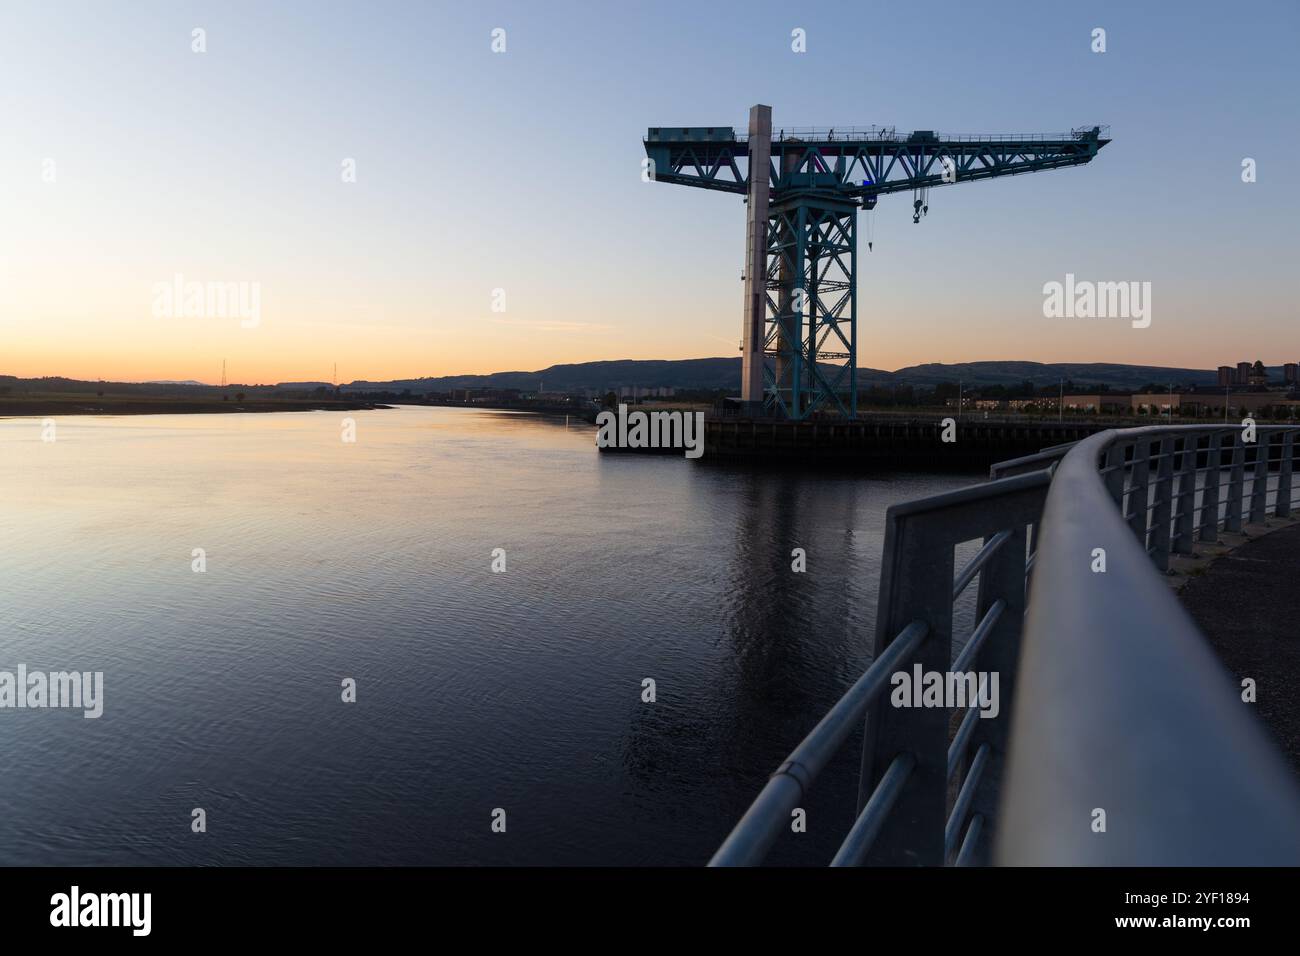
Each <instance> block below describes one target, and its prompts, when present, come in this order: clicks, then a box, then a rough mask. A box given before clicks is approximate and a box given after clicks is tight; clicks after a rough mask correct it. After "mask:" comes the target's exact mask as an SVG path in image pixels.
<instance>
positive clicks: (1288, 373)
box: [1282, 362, 1300, 385]
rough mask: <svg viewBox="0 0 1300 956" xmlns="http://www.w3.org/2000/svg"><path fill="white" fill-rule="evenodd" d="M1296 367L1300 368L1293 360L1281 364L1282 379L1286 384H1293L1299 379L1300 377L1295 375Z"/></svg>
mask: <svg viewBox="0 0 1300 956" xmlns="http://www.w3.org/2000/svg"><path fill="white" fill-rule="evenodd" d="M1297 369H1300V366H1297V365H1296V363H1295V362H1287V363H1286V364H1285V365H1283V366H1282V381H1284V382H1286V383H1287V384H1288V385H1295V384H1296V382H1297V381H1300V378H1298V377H1297Z"/></svg>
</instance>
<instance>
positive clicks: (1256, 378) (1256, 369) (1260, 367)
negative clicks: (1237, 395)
mask: <svg viewBox="0 0 1300 956" xmlns="http://www.w3.org/2000/svg"><path fill="white" fill-rule="evenodd" d="M1246 384H1247V385H1255V386H1259V385H1267V384H1268V372H1266V371H1265V370H1264V363H1263V362H1260V361H1258V360H1257V361H1256V362H1255V364H1254V365H1253V366H1251V369H1250V374H1249V375H1248V376H1247V377H1246Z"/></svg>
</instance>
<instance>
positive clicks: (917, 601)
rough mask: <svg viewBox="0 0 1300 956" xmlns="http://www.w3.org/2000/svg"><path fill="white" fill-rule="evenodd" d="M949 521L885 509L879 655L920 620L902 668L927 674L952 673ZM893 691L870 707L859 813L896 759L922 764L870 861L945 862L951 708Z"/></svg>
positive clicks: (910, 779) (906, 786) (877, 639)
mask: <svg viewBox="0 0 1300 956" xmlns="http://www.w3.org/2000/svg"><path fill="white" fill-rule="evenodd" d="M943 521H944V517H943V515H934V516H930V515H924V516H917V517H907V516H901V517H900V516H896V515H893V514H887V516H886V519H885V545H884V558H885V560H884V562H883V563H882V567H881V571H880V596H879V599H878V603H877V610H876V637H875V648H874V649H875V655H874V656H875V657H879V656H880V655H881V654H882V653H883V652H884V650H885V648H887V647H888V646H889V645H890V643H892V642H893V640H894V639H895V637H896V636H897V635H898V634H899V633H901V632H902V630H903V629H904V628H905V627H906V626H907V625H908V624H910V623H911V622H912V621H914V620H921V621H924V622H925V623H926V624H927V625H928V626H929V629H930V632H929V635H928V636H927V637H926V639H925V640H924V641H923V642H922V643H921V646H920V648H919V649H918V650H917V652H916V655H915V656H914V657H913V658H912V659H911V660H910V661H907V662H906V663H905V664H904V665H902V667H900V669H902V668H908V669H910V668H911V667H912V666H914V665H915V664H920V665H921V670H922V673H928V672H931V671H937V672H939V673H946V672H947V670H948V666H949V664H950V662H951V655H952V582H953V571H954V569H953V547H952V541H951V539H950V538H949V537H948V536H947V534H945V532H944V528H943ZM1022 545H1023V542H1022ZM1021 587H1023V584H1022V585H1021ZM873 659H874V658H873ZM890 696H891V695H890V694H889V693H888V692H885V693H883V694H881V695H880V698H879V699H878V700H877V701H876V703H875V704H873V705H872V707H871V708H870V709H869V710H868V711H867V718H866V733H865V736H864V738H863V744H862V770H861V775H860V777H859V779H858V805H857V812H858V813H861V812H862V808H863V807H864V806H865V805H866V802H867V800H868V798H869V797H870V796H871V793H872V791H874V790H875V788H876V784H877V783H878V782H879V780H880V778H881V777H882V776H883V775H884V773H885V771H886V770H888V769H889V765H890V764H891V763H892V762H893V760H894V758H895V757H896V756H898V755H899V754H900V753H910V754H912V756H913V757H915V759H916V766H915V767H914V768H913V769H912V772H911V773H910V774H909V775H908V778H907V782H906V783H905V784H904V785H903V790H902V793H901V794H900V795H899V798H898V802H897V803H896V804H895V805H894V809H893V810H892V812H891V814H890V816H891V825H890V826H888V827H886V828H885V829H884V831H883V832H882V833H881V834H880V835H879V836H878V837H877V838H876V840H875V842H874V844H873V845H872V848H871V852H870V853H869V854H868V855H867V858H866V863H867V865H869V866H943V864H944V843H943V837H944V825H945V824H946V823H947V812H946V811H947V794H948V720H949V711H948V708H946V707H919V708H897V707H894V706H893V704H892V703H891V701H890Z"/></svg>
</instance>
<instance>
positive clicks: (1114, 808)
mask: <svg viewBox="0 0 1300 956" xmlns="http://www.w3.org/2000/svg"><path fill="white" fill-rule="evenodd" d="M1279 430H1280V429H1266V428H1264V427H1262V426H1261V427H1260V429H1259V432H1260V438H1261V439H1262V442H1261V443H1260V444H1259V445H1258V446H1257V447H1258V448H1259V449H1264V448H1267V444H1265V443H1266V442H1267V441H1268V440H1269V437H1268V436H1271V435H1272V434H1275V433H1276V432H1277V431H1279ZM1206 431H1207V430H1206V429H1204V428H1198V427H1197V426H1169V427H1163V428H1161V427H1152V428H1139V429H1133V430H1129V431H1110V432H1100V433H1098V434H1095V435H1092V436H1090V437H1089V438H1086V439H1084V440H1083V441H1081V442H1080V443H1079V444H1078V445H1077V446H1076V447H1075V448H1074V449H1072V450H1071V452H1070V454H1068V455H1067V456H1066V457H1065V458H1064V459H1062V461H1061V462H1060V464H1059V466H1058V468H1057V471H1056V474H1055V476H1054V478H1053V482H1052V487H1051V490H1050V491H1049V493H1048V496H1047V503H1046V506H1045V509H1044V513H1043V520H1042V533H1041V535H1040V538H1039V546H1038V554H1039V560H1038V563H1037V566H1036V568H1035V572H1034V578H1033V584H1032V587H1031V591H1030V601H1029V608H1028V612H1027V614H1026V618H1025V627H1024V635H1023V638H1022V640H1023V646H1022V655H1021V659H1020V665H1019V669H1018V674H1017V694H1016V699H1015V703H1014V713H1013V717H1012V726H1011V749H1010V757H1009V763H1008V771H1007V775H1006V779H1005V780H1004V783H1003V795H1004V802H1003V805H1002V810H1001V819H1002V825H1001V826H1000V827H999V830H998V841H997V854H996V860H997V862H1000V863H1006V864H1015V865H1022V864H1027V865H1060V864H1075V865H1077V864H1103V865H1202V866H1204V865H1230V864H1245V865H1259V864H1266V863H1276V864H1295V863H1297V862H1300V809H1298V808H1300V793H1297V790H1296V785H1295V782H1294V779H1293V778H1292V777H1291V775H1290V774H1289V772H1288V771H1287V769H1286V767H1285V765H1284V764H1283V762H1282V760H1281V759H1280V757H1279V755H1278V753H1277V750H1276V748H1275V747H1274V746H1273V745H1272V743H1271V742H1270V741H1269V740H1268V739H1267V737H1266V735H1265V733H1264V731H1263V730H1262V728H1261V727H1260V725H1259V723H1258V722H1257V721H1256V720H1255V718H1254V717H1253V716H1252V715H1251V714H1250V713H1249V711H1248V708H1247V706H1246V705H1244V704H1243V703H1242V701H1241V699H1240V697H1239V695H1238V693H1237V692H1236V690H1234V687H1233V684H1232V682H1231V680H1230V679H1229V677H1228V675H1227V672H1226V671H1225V669H1224V667H1223V665H1222V664H1221V663H1220V662H1219V661H1218V659H1217V658H1216V657H1215V655H1214V654H1213V652H1212V651H1211V650H1210V648H1209V646H1208V645H1207V643H1206V642H1205V641H1204V639H1203V638H1202V637H1201V635H1200V634H1199V632H1198V631H1197V629H1196V626H1195V624H1194V623H1193V622H1192V621H1191V619H1190V618H1189V617H1188V615H1187V613H1186V611H1184V610H1183V608H1182V606H1181V605H1180V604H1179V603H1178V601H1177V599H1176V598H1175V597H1174V595H1173V593H1172V591H1171V590H1170V588H1169V587H1168V586H1167V585H1166V584H1165V583H1164V582H1163V581H1162V580H1161V579H1160V575H1159V574H1158V573H1157V571H1156V569H1155V567H1154V566H1153V564H1152V563H1151V561H1150V560H1149V559H1148V558H1147V556H1146V554H1145V552H1144V548H1143V547H1141V546H1135V541H1134V533H1133V532H1134V530H1135V529H1134V528H1132V527H1126V526H1125V523H1124V520H1123V518H1122V516H1121V513H1120V512H1119V511H1118V510H1116V508H1115V507H1114V497H1113V485H1112V486H1111V488H1110V490H1108V486H1107V483H1106V482H1105V481H1104V480H1103V478H1102V477H1101V476H1100V475H1099V474H1098V463H1099V462H1100V461H1102V460H1106V461H1111V460H1112V459H1113V455H1112V452H1113V450H1114V449H1115V448H1116V447H1117V446H1118V445H1119V444H1120V443H1124V444H1129V443H1132V444H1133V447H1134V448H1135V449H1137V450H1138V451H1137V453H1136V457H1135V458H1134V459H1133V460H1132V461H1131V462H1130V467H1131V470H1132V472H1133V474H1134V486H1133V487H1131V488H1130V489H1129V494H1130V495H1137V496H1138V497H1142V496H1144V495H1145V493H1146V491H1147V484H1146V479H1145V478H1144V477H1143V476H1144V475H1145V474H1146V472H1147V468H1148V462H1149V458H1147V459H1146V460H1144V456H1143V455H1142V453H1141V449H1142V448H1143V447H1145V448H1146V449H1147V451H1148V452H1149V449H1150V447H1151V443H1152V442H1154V441H1164V440H1165V439H1167V438H1170V437H1174V436H1183V435H1191V434H1197V433H1200V434H1204V433H1205V432H1206ZM1289 431H1290V432H1292V433H1293V432H1294V431H1295V429H1294V428H1291V429H1289ZM1219 433H1220V434H1221V435H1223V436H1224V437H1226V435H1227V432H1226V431H1225V430H1222V429H1220V430H1219ZM1243 449H1244V444H1243V442H1241V441H1240V438H1239V437H1238V438H1237V439H1236V440H1235V441H1234V445H1233V453H1232V459H1231V474H1230V477H1229V492H1228V497H1227V502H1226V511H1225V519H1224V520H1225V523H1226V524H1229V525H1231V524H1232V523H1233V522H1234V521H1235V522H1236V524H1237V525H1238V527H1239V526H1240V522H1241V509H1242V504H1243V498H1244V492H1245V490H1244V488H1243V477H1244V465H1245V460H1244V450H1243ZM1266 466H1267V458H1266V456H1265V465H1263V466H1261V465H1259V464H1258V463H1257V462H1256V464H1255V476H1256V480H1257V481H1258V480H1259V477H1260V476H1261V475H1263V476H1264V477H1265V478H1266V477H1267V472H1266V471H1265V470H1264V469H1265V468H1266ZM1216 480H1217V479H1216ZM1254 491H1255V489H1254V488H1252V489H1251V491H1250V494H1252V496H1253V494H1254ZM1282 493H1283V494H1284V495H1286V496H1287V497H1288V499H1289V496H1290V489H1289V488H1287V489H1286V490H1285V491H1284V492H1282ZM1139 513H1142V512H1139ZM1203 527H1204V525H1203ZM1141 530H1142V531H1143V532H1144V533H1145V530H1146V529H1145V528H1143V529H1141ZM1143 540H1144V535H1139V536H1138V538H1137V542H1136V544H1137V545H1140V544H1141V542H1142V541H1143ZM1097 548H1100V549H1102V550H1103V551H1104V553H1105V555H1106V570H1105V573H1092V572H1091V570H1090V568H1089V565H1088V563H1087V561H1086V556H1087V555H1089V554H1092V553H1094V550H1095V549H1097ZM1081 555H1083V556H1085V559H1081V557H1080V556H1081Z"/></svg>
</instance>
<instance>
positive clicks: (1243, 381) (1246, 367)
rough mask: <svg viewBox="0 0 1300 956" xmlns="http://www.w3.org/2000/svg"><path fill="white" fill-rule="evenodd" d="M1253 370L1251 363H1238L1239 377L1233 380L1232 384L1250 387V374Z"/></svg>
mask: <svg viewBox="0 0 1300 956" xmlns="http://www.w3.org/2000/svg"><path fill="white" fill-rule="evenodd" d="M1251 368H1252V366H1251V364H1250V363H1249V362H1238V363H1237V375H1236V377H1235V378H1234V379H1233V380H1232V384H1233V385H1249V384H1250V372H1251Z"/></svg>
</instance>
